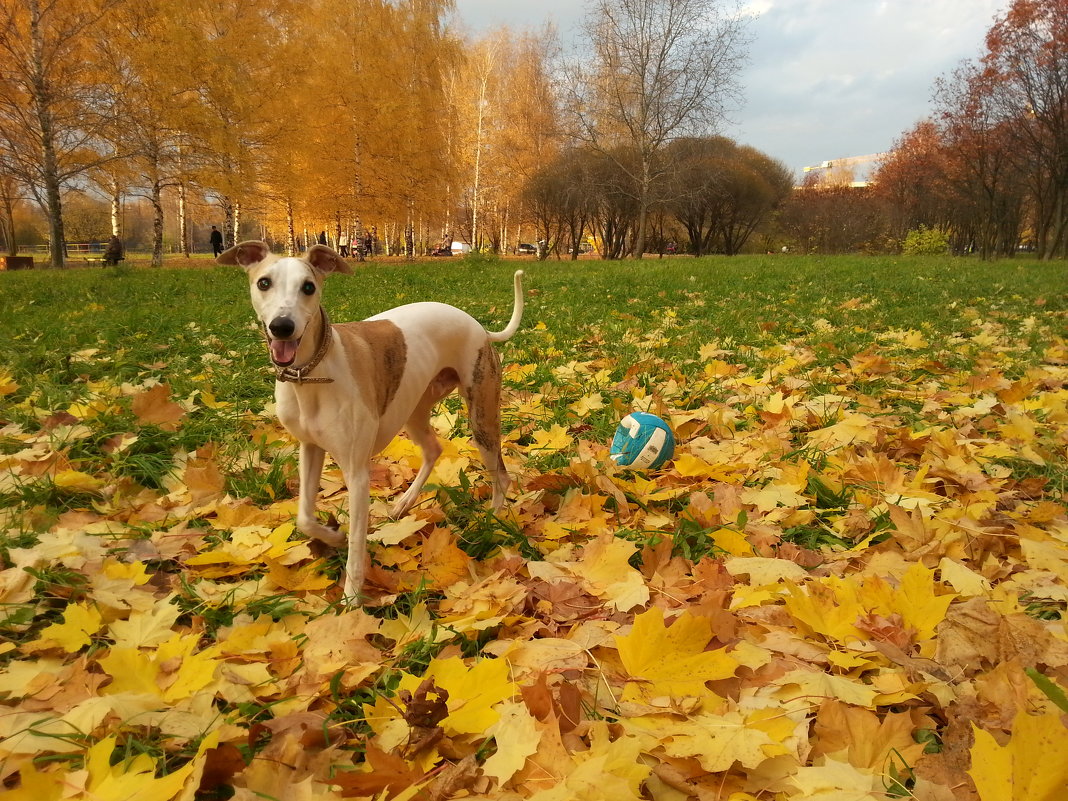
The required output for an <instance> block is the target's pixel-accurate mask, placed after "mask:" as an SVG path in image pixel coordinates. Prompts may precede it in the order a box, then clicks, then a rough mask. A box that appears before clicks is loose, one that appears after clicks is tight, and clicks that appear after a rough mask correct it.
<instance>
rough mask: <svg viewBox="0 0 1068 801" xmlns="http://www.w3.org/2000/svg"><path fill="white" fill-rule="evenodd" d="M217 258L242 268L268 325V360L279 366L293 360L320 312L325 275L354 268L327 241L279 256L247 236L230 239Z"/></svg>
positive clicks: (250, 290)
mask: <svg viewBox="0 0 1068 801" xmlns="http://www.w3.org/2000/svg"><path fill="white" fill-rule="evenodd" d="M215 261H216V262H218V263H219V264H230V265H237V266H240V267H244V268H245V272H247V273H248V282H249V292H250V294H251V296H252V308H253V309H255V310H256V315H257V316H258V317H259V318H260V321H261V322H262V323H263V326H264V328H265V329H266V331H267V345H268V346H269V347H270V349H271V361H273V362H274V363H275V364H276V365H278V366H279V367H288V366H289V365H291V364H292V363H293V360H294V359H296V357H297V348H298V347H299V346H300V342H301V338H302V337H303V336H304V332H305V331H306V330H307V329H308V325H309V324H310V323H311V322H313V321H314V320H316V319H317V318H318V316H319V302H320V296H321V292H322V287H323V280H324V279H325V278H326V276H327V275H328V274H329V273H333V272H342V273H351V272H352V268H351V267H349V265H348V263H347V262H346V261H345V260H344V259H342V258H341V257H340V256H339V255H338V254H337V253H335V252H334V251H332V250H331V249H330V248H328V247H326V246H325V245H314V246H313V247H311V248H309V249H308V251H307V253H305V254H304V255H303V256H302V257H297V256H288V257H282V256H278V255H276V254H274V253H271V251H270V248H268V247H267V243H266V242H258V241H255V240H250V241H248V242H241V243H240V244H238V245H234V246H233V247H232V248H230V249H229V250H227V251H225V252H223V253H221V254H219V257H218V258H217V259H216V260H215Z"/></svg>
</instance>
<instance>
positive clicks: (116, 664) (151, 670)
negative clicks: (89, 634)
mask: <svg viewBox="0 0 1068 801" xmlns="http://www.w3.org/2000/svg"><path fill="white" fill-rule="evenodd" d="M99 663H100V667H102V668H103V669H104V672H105V673H107V674H108V675H109V676H111V684H109V685H108V686H107V687H105V688H104V689H103V690H102V691H101V692H103V693H104V694H105V695H117V694H119V693H134V694H146V695H161V693H160V689H159V684H157V683H156V676H157V675H158V674H159V668H158V667H157V666H156V663H155V662H154V661H153V660H152V658H151V657H150V656H148V655H147V654H144V653H142V652H141V651H139V650H138V649H137V648H127V647H122V646H117V647H115V648H112V649H111V650H110V651H108V653H107V655H106V656H103V657H101V658H100V660H99Z"/></svg>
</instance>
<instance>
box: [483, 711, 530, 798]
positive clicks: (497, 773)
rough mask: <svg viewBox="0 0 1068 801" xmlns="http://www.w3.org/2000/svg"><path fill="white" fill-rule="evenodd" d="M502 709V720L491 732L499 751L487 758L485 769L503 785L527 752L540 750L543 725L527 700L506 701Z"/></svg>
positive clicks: (524, 761) (517, 768)
mask: <svg viewBox="0 0 1068 801" xmlns="http://www.w3.org/2000/svg"><path fill="white" fill-rule="evenodd" d="M499 713H500V716H501V718H500V720H498V721H497V722H496V723H495V724H494V725H493V726H492V727H491V728H490V730H489V732H488V734H491V735H492V736H493V738H494V739H495V740H496V742H497V751H496V753H494V754H493V755H492V756H491V757H490V758H489V759H487V760H486V762H485V764H484V765H483V766H482V772H483V773H485V774H486V775H487V776H492V777H493V778H495V779H496V780H497V781H498V782H499V783H500V784H502V785H503V784H504V783H505V782H506V781H508V780H509V779H511V778H512V777H513V776H514V775H515V774H516V772H517V771H519V770H521V769H522V767H523V765H524V764H526V761H527V757H528V756H531V755H532V754H536V753H537V752H538V744H539V743H540V742H541V729H539V728H538V722H537V720H535V718H534V716H533V715H531V714H530V710H529V709H527V706H526V704H522V703H516V702H514V701H506V702H505V703H503V704H501V707H500V710H499Z"/></svg>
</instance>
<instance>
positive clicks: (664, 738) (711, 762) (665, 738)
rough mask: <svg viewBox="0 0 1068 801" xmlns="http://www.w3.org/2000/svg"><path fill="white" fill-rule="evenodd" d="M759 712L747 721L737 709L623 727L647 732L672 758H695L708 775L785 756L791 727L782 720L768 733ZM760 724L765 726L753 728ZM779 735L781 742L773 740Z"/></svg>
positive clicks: (649, 719)
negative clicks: (782, 722) (785, 745)
mask: <svg viewBox="0 0 1068 801" xmlns="http://www.w3.org/2000/svg"><path fill="white" fill-rule="evenodd" d="M777 714H779V713H778V712H776V711H770V712H761V713H758V715H756V716H751V719H747V718H746V716H745V715H744V714H743V713H742V712H741V711H739V710H737V709H735V710H731V711H729V712H727V713H725V714H722V715H714V714H710V713H704V714H700V715H694V716H691V717H689V718H687V719H685V720H675V719H673V718H667V717H645V718H634V719H631V720H629V721H626V723H625V727H626V728H628V730H629V729H631V728H637V729H640V730H648V731H650V732H651V733H653V734H655V735H656V737H657V739H658V740H659V741H660V743H661V744H662V745H663V747H664V751H665V752H666V753H667V754H668V755H669V756H673V757H680V758H691V757H692V758H695V759H697V761H698V762H699V763H700V764H701V767H702V768H704V769H705V770H707V771H709V772H710V773H721V772H723V771H727V770H730V769H731V767H732V766H733V765H734V763H735V762H737V763H738V764H740V765H741V766H742V767H743V768H755V767H757V766H758V765H759V764H760V763H761V762H763V761H764V760H765V759H767V758H768V757H771V756H779V755H782V754H786V753H787V749H786V748H785V747H784V746H783V745H782V740H784V739H786V737H789V736H790V735H791V734H793V729H794V724H793V722H792V721H791V720H789V719H788V718H785V717H783V716H781V715H780V717H782V719H783V720H784V721H785V725H784V726H777V727H776V728H775V729H773V730H772V731H771V732H769V731H768V730H767V723H768V720H769V716H770V715H777ZM760 723H763V724H764V725H754V724H760ZM780 734H781V738H780V739H776V736H777V735H780Z"/></svg>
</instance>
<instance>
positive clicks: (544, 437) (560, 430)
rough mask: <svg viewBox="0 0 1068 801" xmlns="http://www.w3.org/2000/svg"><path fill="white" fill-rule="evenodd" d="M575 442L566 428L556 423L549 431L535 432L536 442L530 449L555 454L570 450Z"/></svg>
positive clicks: (531, 444)
mask: <svg viewBox="0 0 1068 801" xmlns="http://www.w3.org/2000/svg"><path fill="white" fill-rule="evenodd" d="M573 441H574V440H573V439H572V438H571V435H570V434H568V433H567V429H566V428H564V427H563V426H562V425H560V424H559V423H554V424H553V425H552V426H551V427H550V428H549V429H548V430H545V429H544V428H541V429H538V430H537V431H535V432H534V441H533V442H531V443H530V445H529V446H528V448H529V450H531V451H539V452H541V453H554V452H556V451H562V450H564V449H565V448H570V447H571V443H572V442H573Z"/></svg>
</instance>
